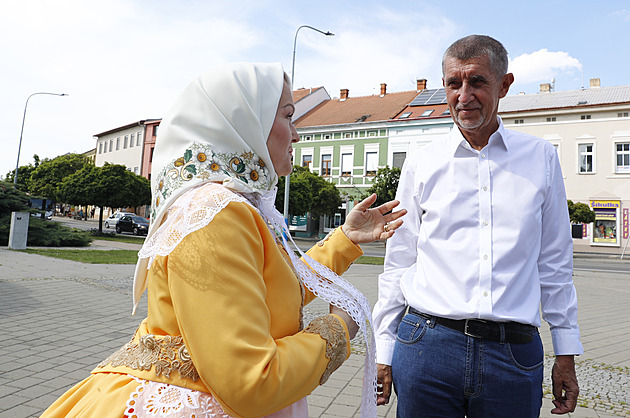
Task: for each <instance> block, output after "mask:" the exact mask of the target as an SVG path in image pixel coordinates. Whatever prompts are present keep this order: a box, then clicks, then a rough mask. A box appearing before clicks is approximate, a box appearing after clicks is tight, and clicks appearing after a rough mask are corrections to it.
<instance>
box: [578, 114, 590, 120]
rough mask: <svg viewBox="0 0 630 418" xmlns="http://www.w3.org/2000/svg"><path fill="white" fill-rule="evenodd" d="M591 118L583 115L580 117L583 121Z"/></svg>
mask: <svg viewBox="0 0 630 418" xmlns="http://www.w3.org/2000/svg"><path fill="white" fill-rule="evenodd" d="M590 118H591V115H581V116H580V119H582V120H586V119H590Z"/></svg>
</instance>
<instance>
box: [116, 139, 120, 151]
mask: <svg viewBox="0 0 630 418" xmlns="http://www.w3.org/2000/svg"><path fill="white" fill-rule="evenodd" d="M119 149H120V137H118V138H116V151H118V150H119Z"/></svg>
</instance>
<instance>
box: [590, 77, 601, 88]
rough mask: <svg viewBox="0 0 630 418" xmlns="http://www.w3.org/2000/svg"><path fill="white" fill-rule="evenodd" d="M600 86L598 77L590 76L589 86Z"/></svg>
mask: <svg viewBox="0 0 630 418" xmlns="http://www.w3.org/2000/svg"><path fill="white" fill-rule="evenodd" d="M599 86H600V82H599V78H591V88H597V87H599Z"/></svg>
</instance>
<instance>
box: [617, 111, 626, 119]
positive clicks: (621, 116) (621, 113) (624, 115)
mask: <svg viewBox="0 0 630 418" xmlns="http://www.w3.org/2000/svg"><path fill="white" fill-rule="evenodd" d="M617 117H618V118H627V117H628V112H619V113H617Z"/></svg>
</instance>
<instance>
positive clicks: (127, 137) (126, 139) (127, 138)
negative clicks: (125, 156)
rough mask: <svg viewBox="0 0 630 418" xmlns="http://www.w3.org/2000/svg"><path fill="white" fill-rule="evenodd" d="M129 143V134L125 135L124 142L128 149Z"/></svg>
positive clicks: (125, 147)
mask: <svg viewBox="0 0 630 418" xmlns="http://www.w3.org/2000/svg"><path fill="white" fill-rule="evenodd" d="M128 143H129V135H125V142H124V143H123V148H124V149H127V144H128Z"/></svg>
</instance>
